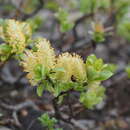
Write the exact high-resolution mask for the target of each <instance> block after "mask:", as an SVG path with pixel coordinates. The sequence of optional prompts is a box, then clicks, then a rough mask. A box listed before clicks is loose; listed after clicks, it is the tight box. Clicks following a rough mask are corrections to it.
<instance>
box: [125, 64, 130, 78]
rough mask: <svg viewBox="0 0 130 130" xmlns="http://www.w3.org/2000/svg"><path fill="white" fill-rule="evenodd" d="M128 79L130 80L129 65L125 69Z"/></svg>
mask: <svg viewBox="0 0 130 130" xmlns="http://www.w3.org/2000/svg"><path fill="white" fill-rule="evenodd" d="M125 71H126V73H127V76H128V78H130V65H128V66H127V67H126V68H125Z"/></svg>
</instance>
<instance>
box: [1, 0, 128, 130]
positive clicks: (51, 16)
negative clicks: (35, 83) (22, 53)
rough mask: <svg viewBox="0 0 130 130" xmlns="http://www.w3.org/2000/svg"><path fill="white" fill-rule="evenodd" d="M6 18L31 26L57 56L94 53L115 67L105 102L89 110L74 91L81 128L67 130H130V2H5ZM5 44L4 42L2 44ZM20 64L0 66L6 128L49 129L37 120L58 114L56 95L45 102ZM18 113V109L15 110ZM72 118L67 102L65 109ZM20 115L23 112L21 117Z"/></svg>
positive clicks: (46, 97) (46, 95) (3, 128)
mask: <svg viewBox="0 0 130 130" xmlns="http://www.w3.org/2000/svg"><path fill="white" fill-rule="evenodd" d="M0 18H1V19H16V20H19V21H26V22H28V23H29V24H30V25H31V27H32V29H33V37H34V38H35V37H38V36H41V37H45V38H47V39H48V40H50V42H51V44H52V46H53V47H54V48H55V51H56V53H57V54H60V53H61V52H66V51H68V52H70V53H77V54H79V55H81V56H82V57H83V59H84V60H85V59H86V57H87V56H88V55H90V54H92V53H94V54H96V56H97V57H100V58H103V60H104V61H105V62H106V63H111V65H112V69H113V71H114V73H115V74H114V76H113V77H112V78H110V79H109V80H107V81H105V82H104V83H103V85H104V86H105V87H106V97H105V100H104V101H103V102H102V103H101V104H99V105H97V106H96V107H95V108H94V109H92V110H88V109H85V108H84V107H83V106H82V105H81V104H80V103H79V102H78V100H77V95H78V94H77V93H72V94H71V95H70V96H71V98H70V99H69V102H70V103H71V104H72V110H73V111H74V117H73V121H74V122H75V124H76V125H75V126H72V125H70V124H67V123H65V122H60V124H58V125H59V126H60V127H62V128H63V129H64V130H130V101H129V100H130V80H129V77H130V67H129V60H130V43H129V42H130V0H96V1H95V0H92V1H90V0H0ZM0 43H2V40H0ZM35 89H36V88H35V87H31V85H30V84H29V82H28V80H27V79H26V77H25V75H24V74H23V72H22V68H21V67H20V66H19V65H18V61H16V60H14V59H10V60H9V61H8V62H7V63H6V64H5V65H4V66H0V130H43V129H45V128H43V127H42V126H41V124H40V123H39V121H38V120H37V118H38V117H39V116H40V115H41V114H42V113H43V112H50V113H51V112H53V111H54V108H53V106H52V102H51V100H52V95H51V94H49V93H48V92H44V94H43V96H42V97H41V98H39V97H37V95H36V92H35V91H36V90H35ZM14 109H15V110H16V111H14ZM60 110H61V111H62V112H63V113H64V114H67V113H69V111H68V108H67V99H66V100H65V102H64V104H62V105H61V106H60ZM16 112H17V113H16Z"/></svg>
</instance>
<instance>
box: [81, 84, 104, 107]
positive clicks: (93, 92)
mask: <svg viewBox="0 0 130 130" xmlns="http://www.w3.org/2000/svg"><path fill="white" fill-rule="evenodd" d="M104 92H105V89H104V88H103V87H102V86H94V87H93V88H89V89H88V91H87V92H83V93H81V95H80V102H81V103H83V104H84V106H85V107H87V108H89V109H92V108H93V107H94V105H96V104H98V103H100V102H101V101H102V100H103V97H104Z"/></svg>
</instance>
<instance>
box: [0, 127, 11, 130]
mask: <svg viewBox="0 0 130 130" xmlns="http://www.w3.org/2000/svg"><path fill="white" fill-rule="evenodd" d="M0 130H11V129H9V128H6V127H0Z"/></svg>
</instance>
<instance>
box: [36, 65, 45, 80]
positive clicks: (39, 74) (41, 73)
mask: <svg viewBox="0 0 130 130" xmlns="http://www.w3.org/2000/svg"><path fill="white" fill-rule="evenodd" d="M46 72H47V70H46V69H45V67H44V66H43V65H41V64H37V65H36V66H35V68H34V73H35V79H36V80H37V81H40V80H42V79H44V78H45V75H46Z"/></svg>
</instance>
